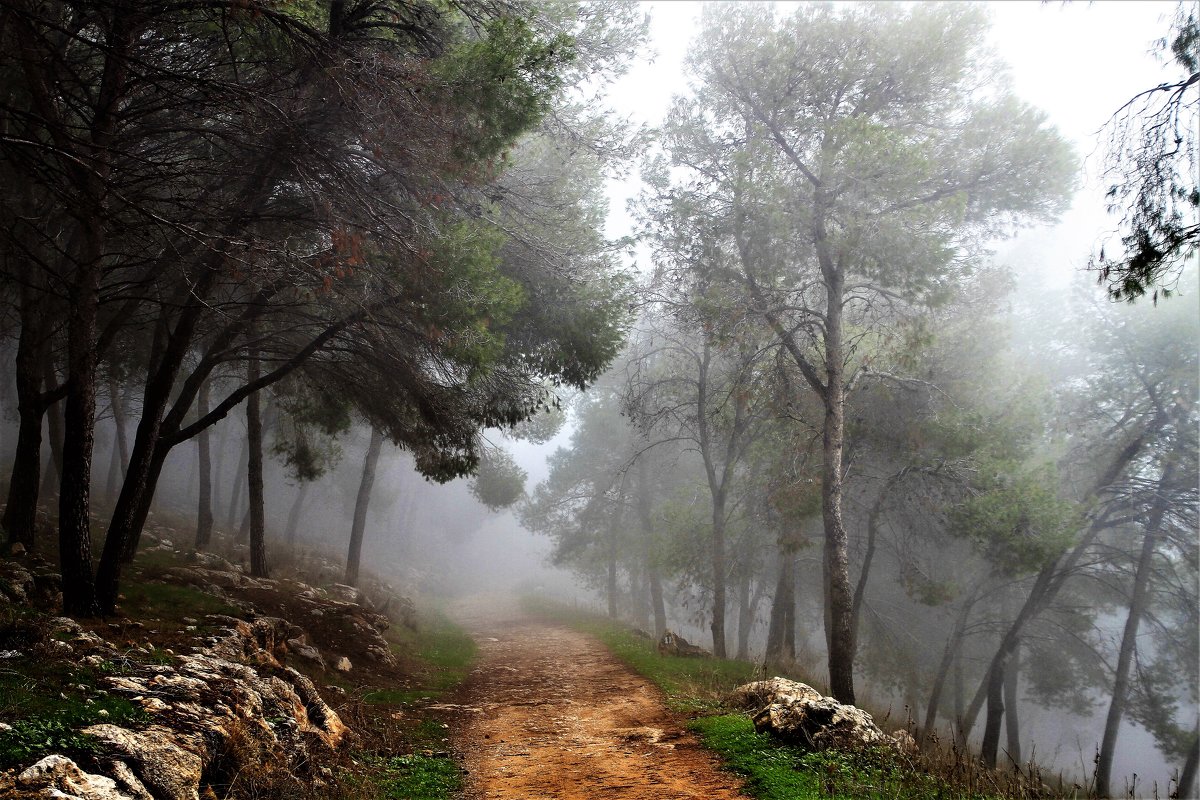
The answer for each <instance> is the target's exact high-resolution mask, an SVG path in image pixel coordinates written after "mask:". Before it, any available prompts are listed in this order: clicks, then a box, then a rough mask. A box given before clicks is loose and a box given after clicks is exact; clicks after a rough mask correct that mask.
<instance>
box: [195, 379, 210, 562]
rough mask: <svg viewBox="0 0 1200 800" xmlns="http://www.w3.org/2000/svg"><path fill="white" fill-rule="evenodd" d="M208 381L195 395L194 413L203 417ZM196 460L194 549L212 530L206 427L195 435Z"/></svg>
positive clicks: (202, 545) (205, 543) (203, 543)
mask: <svg viewBox="0 0 1200 800" xmlns="http://www.w3.org/2000/svg"><path fill="white" fill-rule="evenodd" d="M208 390H209V383H208V381H205V382H204V383H202V384H200V392H199V393H198V394H197V395H196V405H197V408H196V413H197V414H198V415H199V416H201V417H203V416H204V415H205V414H207V413H208ZM196 450H197V454H196V460H197V462H198V466H199V468H200V489H199V497H198V499H197V509H196V549H197V550H203V549H205V548H206V547H208V543H209V540H211V539H212V530H213V502H212V451H211V449H210V447H209V436H208V429H207V428H205V429H204V430H203V431H201V433H200V435H199V436H197V437H196Z"/></svg>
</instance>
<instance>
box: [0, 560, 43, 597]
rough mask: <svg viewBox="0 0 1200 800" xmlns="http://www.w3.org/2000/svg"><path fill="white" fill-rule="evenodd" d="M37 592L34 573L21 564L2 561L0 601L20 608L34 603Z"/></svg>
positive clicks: (0, 563) (0, 566)
mask: <svg viewBox="0 0 1200 800" xmlns="http://www.w3.org/2000/svg"><path fill="white" fill-rule="evenodd" d="M36 590H37V584H36V582H35V581H34V577H33V573H32V572H30V571H29V570H27V569H25V567H23V566H21V565H20V564H15V563H13V562H11V561H0V599H5V600H7V601H8V602H10V603H14V604H16V605H19V606H27V605H29V604H30V603H31V602H33V595H34V593H35V592H36Z"/></svg>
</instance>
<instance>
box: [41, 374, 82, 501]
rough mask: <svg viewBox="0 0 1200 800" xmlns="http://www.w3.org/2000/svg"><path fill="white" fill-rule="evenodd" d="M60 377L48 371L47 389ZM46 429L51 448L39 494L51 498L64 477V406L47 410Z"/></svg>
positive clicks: (51, 406)
mask: <svg viewBox="0 0 1200 800" xmlns="http://www.w3.org/2000/svg"><path fill="white" fill-rule="evenodd" d="M57 382H58V377H57V376H56V375H55V374H54V370H53V369H52V368H49V367H47V369H46V388H47V390H48V389H50V388H51V387H53V386H54V385H55V384H56V383H57ZM93 413H94V412H93ZM46 427H47V428H48V430H49V434H50V435H49V436H48V437H47V440H46V444H48V445H49V447H50V455H49V457H48V458H47V459H46V468H45V469H44V470H42V486H41V490H40V491H39V494H40V495H41V496H42V497H50V496H52V495H54V494H56V493H57V487H58V485H59V484H60V483H61V482H62V475H63V439H64V436H65V434H64V431H63V404H62V403H51V404H50V405H49V406H48V407H47V408H46Z"/></svg>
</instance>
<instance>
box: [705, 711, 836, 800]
mask: <svg viewBox="0 0 1200 800" xmlns="http://www.w3.org/2000/svg"><path fill="white" fill-rule="evenodd" d="M688 728H689V729H691V730H693V731H695V732H696V733H697V734H699V735H700V740H701V741H702V742H703V743H704V746H705V747H707V748H708V749H710V750H713V751H714V752H716V753H718V754H720V756H721V760H722V761H723V762H724V766H725V768H726V769H727V770H729V771H730V772H734V773H736V774H738V775H740V776H742V777H743V778H745V780H746V791H747V792H749V793H750V794H751V795H753V796H754V797H759V798H763V800H792V799H793V798H807V797H821V796H822V795H821V785H820V780H819V778H818V776H817V775H816V774H814V773H811V772H802V771H800V770H798V769H797V766H798V763H797V753H796V752H795V750H794V749H793V748H791V747H788V746H786V745H783V744H780V743H779V742H778V741H777V740H775V739H774V738H772V737H771V736H769V735H768V734H764V733H755V732H754V723H753V722H751V721H750V719H749V718H748V717H746V716H743V715H741V714H722V715H719V716H709V717H699V718H697V719H694V720H692V722H691V724H690V725H688Z"/></svg>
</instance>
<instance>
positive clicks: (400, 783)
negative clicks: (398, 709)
mask: <svg viewBox="0 0 1200 800" xmlns="http://www.w3.org/2000/svg"><path fill="white" fill-rule="evenodd" d="M386 636H387V638H388V640H389V642H390V644H391V646H392V649H393V650H394V651H395V652H396V653H397V654H398V655H400V656H401V657H402V658H403V659H404V660H406V661H409V662H412V661H415V662H416V665H417V670H416V673H415V676H414V685H412V686H408V687H405V688H394V689H393V688H384V689H374V690H372V691H369V692H367V693H366V694H364V695H363V698H362V699H363V702H364V703H367V704H368V705H374V706H388V705H394V706H405V707H408V709H409V711H408V712H406V717H407V718H408V720H409V721H408V723H407V724H406V725H404V727H403V733H402V736H403V743H402V744H401V745H399V746H397V747H396V749H407V750H409V751H410V752H409V753H407V754H405V755H394V753H395V749H393V750H392V751H391V752H386V753H385V752H378V751H377V752H375V753H362V754H360V755H361V759H360V760H361V761H362V763H363V764H364V765H365V766H366V771H365V775H363V776H362V777H363V779H364V780H365V781H366V782H367V784H368V785H366V786H360V787H359V788H360V789H361V790H362V791H364V792H365V794H364V795H363V796H364V797H366V796H370V797H372V798H388V799H389V800H391V799H392V798H395V800H401V799H402V798H403V800H450V798H453V797H457V796H459V794H460V793H461V792H462V789H463V782H464V777H465V774H464V773H463V771H462V768H461V767H460V766H459V765H458V762H457V761H455V760H454V759H453V758H451V757H450V755H449V754H448V753H446V752H444V751H443V750H442V748H445V747H446V744H445V742H446V737H447V732H446V727H445V726H444V725H443V724H442V723H441V722H440V721H438V720H436V719H432V718H421V717H420V716H418V715H419V714H420V713H421V712H420V709H421V708H422V707H423V706H425V705H427V703H428V701H430V700H436V699H437V698H439V697H441V696H442V695H444V694H446V693H447V692H450V691H452V690H453V689H454V688H455V687H457V686H458V685H459V684H460V683H462V681H463V680H464V679H465V678H466V677H467V674H468V673H469V672H470V671H471V667H472V666H473V665H474V663H475V657H476V655H477V648H476V646H475V641H474V640H473V639H472V638H471V637H470V636H469V635H468V634H467V633H466V631H464V630H463V629H462V628H459V627H458V626H457V625H455V624H454V623H453V622H451V621H450V619H449V618H448V617H446V616H445V615H444V614H442V613H440V612H437V611H432V610H423V611H422V613H421V615H420V619H419V623H418V625H417V629H416V630H412V629H409V628H404V627H399V628H391V629H389V630H388V631H387V634H386ZM414 711H415V712H416V713H415V714H413V713H412V712H414ZM410 714H411V716H409V715H410ZM350 780H351V782H353V780H354V778H350Z"/></svg>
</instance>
